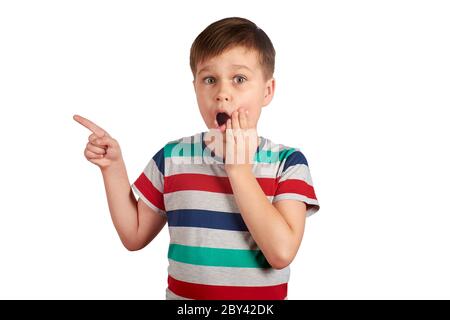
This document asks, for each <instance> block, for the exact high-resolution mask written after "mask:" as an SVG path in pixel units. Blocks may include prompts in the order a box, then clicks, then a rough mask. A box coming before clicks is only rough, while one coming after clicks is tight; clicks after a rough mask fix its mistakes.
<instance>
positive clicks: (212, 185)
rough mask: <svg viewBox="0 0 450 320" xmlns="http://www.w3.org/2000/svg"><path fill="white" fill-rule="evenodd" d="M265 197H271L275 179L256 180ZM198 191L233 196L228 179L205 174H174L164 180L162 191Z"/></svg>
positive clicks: (273, 191)
mask: <svg viewBox="0 0 450 320" xmlns="http://www.w3.org/2000/svg"><path fill="white" fill-rule="evenodd" d="M256 180H257V181H258V183H259V185H260V186H261V189H262V190H263V191H264V193H265V194H266V196H273V195H274V194H275V189H276V179H272V178H256ZM183 190H199V191H209V192H218V193H225V194H233V190H232V189H231V185H230V181H229V180H228V177H215V176H209V175H206V174H190V173H182V174H174V175H171V176H168V177H166V178H165V179H164V191H165V192H166V193H169V192H175V191H183Z"/></svg>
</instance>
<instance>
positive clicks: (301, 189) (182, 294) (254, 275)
mask: <svg viewBox="0 0 450 320" xmlns="http://www.w3.org/2000/svg"><path fill="white" fill-rule="evenodd" d="M205 134H206V133H205V132H202V133H198V134H196V135H193V136H190V137H185V138H182V139H179V140H175V141H172V142H169V143H168V144H166V145H165V146H164V147H163V148H162V149H161V150H159V152H157V153H156V154H155V155H154V157H153V158H152V159H151V160H150V162H149V163H148V165H147V166H146V167H145V169H144V171H143V172H142V174H141V175H140V176H139V177H138V179H137V180H136V181H135V182H134V184H133V185H132V188H133V190H134V191H135V192H136V193H137V195H138V196H139V198H140V199H142V201H144V202H145V203H146V204H147V205H148V206H149V207H150V208H152V209H153V210H154V211H156V212H157V213H158V214H161V215H164V216H165V217H167V221H168V225H169V233H170V244H169V252H168V258H169V268H168V274H169V276H168V287H167V290H166V298H167V299H202V300H213V299H224V300H231V299H251V300H262V299H271V300H275V299H285V298H286V297H287V283H288V280H289V273H290V270H289V267H286V268H284V269H281V270H277V269H274V268H271V266H270V265H269V263H268V262H267V261H266V259H265V257H264V255H263V254H262V252H261V251H260V250H259V248H258V246H257V244H256V243H255V241H254V240H253V238H252V236H251V234H250V233H249V231H248V229H247V226H246V225H245V223H244V221H243V219H242V217H241V215H240V212H239V208H238V206H237V204H236V202H235V200H234V196H233V191H232V189H231V185H230V182H229V180H228V177H227V174H226V172H225V166H224V164H223V160H222V159H221V158H220V159H219V158H218V157H217V156H215V155H214V152H212V151H211V149H210V148H209V147H208V146H207V145H206V144H205V142H204V136H205ZM259 138H260V142H259V145H258V148H257V151H256V153H255V157H254V164H253V174H254V175H255V177H256V179H257V181H258V183H259V185H260V186H261V189H262V190H263V191H264V193H265V194H266V196H267V199H268V200H269V201H270V202H271V203H274V202H276V201H279V200H285V199H294V200H298V201H303V202H304V203H305V204H306V205H307V216H310V215H312V214H313V213H315V212H316V211H317V210H319V203H318V201H317V198H316V195H315V192H314V188H313V184H312V180H311V175H310V171H309V168H308V163H307V161H306V158H305V156H304V155H303V154H302V153H301V152H300V151H299V150H298V149H295V148H289V147H287V146H284V145H281V144H275V143H273V142H272V141H270V140H269V139H266V138H264V137H259Z"/></svg>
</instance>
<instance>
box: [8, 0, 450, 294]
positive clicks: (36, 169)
mask: <svg viewBox="0 0 450 320" xmlns="http://www.w3.org/2000/svg"><path fill="white" fill-rule="evenodd" d="M228 16H242V17H246V18H249V19H250V20H252V21H254V22H255V23H256V24H258V25H259V26H260V27H261V28H262V29H263V30H265V31H266V33H267V34H268V35H269V37H270V38H271V39H272V41H273V43H274V46H275V48H276V50H277V60H276V71H275V78H276V79H277V81H278V82H277V89H276V94H275V98H274V100H273V102H272V103H271V104H270V105H269V106H268V107H267V108H265V109H264V110H263V113H262V116H261V119H260V123H259V126H258V133H259V134H260V135H263V136H265V137H268V138H270V139H272V140H273V141H274V142H279V143H283V144H286V145H290V146H295V147H299V148H301V149H302V150H303V152H304V153H305V155H306V157H307V158H308V161H309V164H310V169H311V173H312V177H313V181H314V184H315V188H316V192H317V196H318V198H319V201H320V203H321V206H322V207H321V210H320V211H319V213H318V214H317V215H315V216H313V217H311V218H308V220H307V226H306V231H305V236H304V239H303V242H302V245H301V248H300V251H299V253H298V255H297V257H296V259H295V261H294V263H293V264H292V276H291V281H290V284H289V298H290V299H432V298H438V299H449V298H450V289H449V288H450V275H449V270H450V255H449V245H450V233H449V232H448V229H449V226H450V204H449V190H450V188H449V184H450V183H449V181H450V169H449V163H450V152H449V144H448V137H449V136H450V129H449V126H448V122H449V121H448V120H449V116H448V109H449V107H450V62H449V61H450V59H449V57H450V41H449V39H450V19H449V16H450V5H449V4H448V2H447V1H411V0H409V1H392V0H390V1H303V2H300V1H292V2H288V1H279V2H274V1H261V0H258V1H241V0H238V1H231V0H227V1H225V2H212V1H164V2H163V1H160V2H158V3H156V2H153V1H111V0H109V1H92V0H89V1H18V0H17V1H1V2H0V110H1V124H0V139H1V159H0V161H1V166H0V170H1V171H0V192H1V201H0V261H1V262H0V298H3V299H15V298H24V299H36V298H37V299H50V298H52V299H72V298H73V299H164V298H165V292H164V290H165V287H166V283H167V247H168V240H169V239H168V232H167V227H165V228H164V229H163V231H162V232H161V234H160V235H159V236H158V237H157V238H156V239H155V240H154V242H152V243H151V244H150V245H149V246H148V247H146V248H144V249H143V250H141V251H138V252H128V251H127V250H126V249H124V248H123V246H122V245H121V243H120V241H119V238H118V236H117V234H116V232H115V229H114V227H113V225H112V222H111V219H110V217H109V211H108V207H107V202H106V198H105V193H104V187H103V181H102V178H101V175H100V172H99V169H98V168H97V167H96V166H94V165H93V164H91V163H89V162H88V161H87V160H86V159H85V158H84V156H83V150H84V147H85V144H86V142H87V137H88V135H89V132H88V131H87V130H86V129H85V128H83V127H82V126H80V125H78V124H77V123H76V122H74V121H73V119H72V116H73V114H76V113H77V114H81V115H83V116H86V117H88V118H90V119H91V120H93V121H94V122H96V123H98V124H99V125H100V126H102V127H104V128H105V129H106V130H108V131H109V132H110V133H111V135H112V136H113V137H115V138H116V139H117V140H118V141H119V143H120V144H121V147H122V151H123V155H124V158H125V161H126V164H127V168H128V174H129V177H130V180H132V181H134V180H135V179H136V178H137V177H138V175H139V174H140V172H141V171H142V170H143V168H144V166H145V165H146V164H147V162H148V161H149V159H150V158H151V156H153V154H154V153H155V152H156V151H158V150H159V149H160V148H161V147H162V146H163V145H164V144H165V143H166V142H168V141H170V140H173V139H177V138H180V137H183V136H188V135H191V134H194V133H197V132H200V131H204V130H205V129H206V126H205V125H204V123H203V121H202V119H201V116H200V114H199V112H198V110H197V104H196V100H195V95H194V91H193V88H192V84H191V81H192V75H191V73H190V69H189V49H190V45H191V43H192V41H193V40H194V39H195V37H196V36H197V34H198V33H200V32H201V31H202V30H203V29H204V28H205V27H206V26H207V25H209V24H210V23H212V22H214V21H216V20H218V19H221V18H224V17H228Z"/></svg>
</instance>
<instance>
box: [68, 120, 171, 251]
mask: <svg viewBox="0 0 450 320" xmlns="http://www.w3.org/2000/svg"><path fill="white" fill-rule="evenodd" d="M74 120H75V121H77V122H78V123H80V124H81V125H83V126H85V127H86V128H88V129H89V130H91V131H92V134H91V135H90V136H89V142H88V143H87V145H86V149H85V150H84V155H85V157H86V159H87V160H88V161H90V162H92V163H93V164H95V165H97V166H98V167H99V168H100V170H101V172H102V175H103V180H104V183H105V190H106V197H107V200H108V206H109V211H110V213H111V218H112V221H113V224H114V227H115V228H116V230H117V233H118V234H119V237H120V240H121V241H122V243H123V245H124V246H125V247H126V248H127V249H128V250H139V249H141V248H143V247H145V246H146V245H147V244H148V243H149V242H150V241H151V240H153V238H154V237H155V236H156V235H157V234H158V233H159V231H160V230H161V229H162V227H163V226H164V224H165V222H166V220H165V218H164V217H163V216H161V215H159V214H158V213H156V212H154V211H153V210H152V209H151V208H149V207H148V206H147V205H146V204H144V203H143V202H142V201H141V200H140V201H139V202H136V199H135V197H134V195H133V192H132V190H131V186H130V182H129V179H128V174H127V170H126V167H125V163H124V161H123V158H122V153H121V151H120V146H119V143H118V142H117V141H116V140H115V139H113V138H112V137H111V136H110V135H109V134H108V133H107V132H106V131H105V130H103V129H102V128H100V127H99V126H97V125H96V124H95V123H93V122H92V121H90V120H88V119H85V118H83V117H81V116H78V115H75V116H74Z"/></svg>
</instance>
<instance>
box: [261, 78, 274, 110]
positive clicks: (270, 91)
mask: <svg viewBox="0 0 450 320" xmlns="http://www.w3.org/2000/svg"><path fill="white" fill-rule="evenodd" d="M274 94H275V78H271V79H269V80H267V82H266V87H265V89H264V101H263V105H262V106H263V107H265V106H267V105H268V104H269V103H270V102H271V101H272V99H273V95H274Z"/></svg>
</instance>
